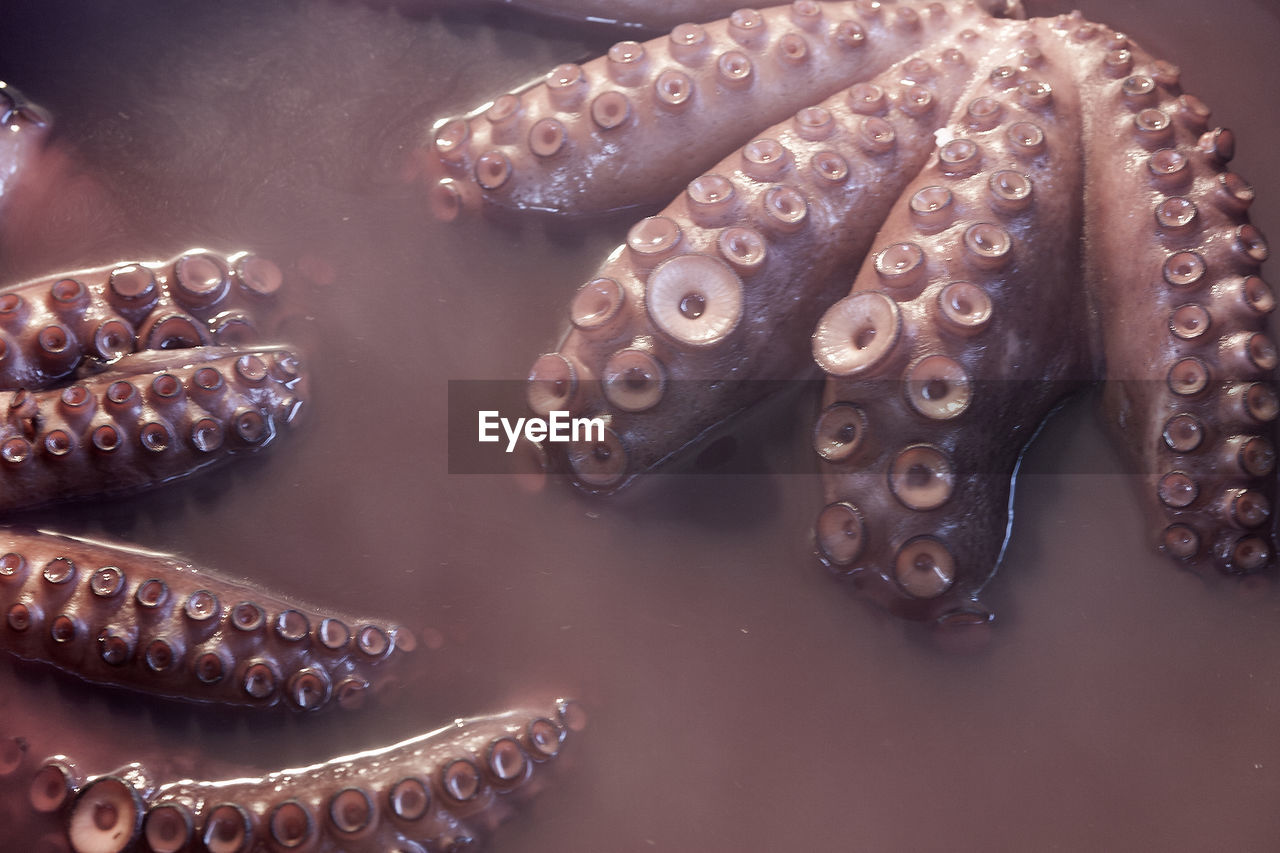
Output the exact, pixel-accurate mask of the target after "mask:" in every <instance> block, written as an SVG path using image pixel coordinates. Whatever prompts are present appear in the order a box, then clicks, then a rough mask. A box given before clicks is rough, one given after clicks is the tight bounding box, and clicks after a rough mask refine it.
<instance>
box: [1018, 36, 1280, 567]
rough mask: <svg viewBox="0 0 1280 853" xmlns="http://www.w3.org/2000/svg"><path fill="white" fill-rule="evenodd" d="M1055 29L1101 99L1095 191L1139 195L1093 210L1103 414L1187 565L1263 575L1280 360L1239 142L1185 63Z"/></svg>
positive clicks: (1169, 542)
mask: <svg viewBox="0 0 1280 853" xmlns="http://www.w3.org/2000/svg"><path fill="white" fill-rule="evenodd" d="M1038 23H1039V24H1040V26H1041V28H1042V29H1048V27H1049V23H1048V22H1038ZM1052 26H1053V27H1054V28H1055V31H1056V32H1058V33H1059V34H1060V37H1061V39H1062V44H1063V46H1064V49H1065V50H1068V51H1070V53H1071V55H1072V56H1073V58H1074V59H1075V61H1076V62H1077V63H1078V66H1079V67H1080V68H1081V69H1082V70H1081V73H1080V86H1081V90H1082V92H1083V93H1084V96H1085V97H1087V98H1088V99H1089V100H1090V102H1091V103H1092V104H1093V105H1094V107H1095V109H1094V110H1093V112H1091V113H1090V116H1089V121H1090V128H1089V129H1090V133H1089V135H1088V138H1087V149H1086V153H1087V157H1088V163H1089V174H1088V186H1087V188H1086V193H1087V194H1088V195H1089V196H1090V197H1093V198H1096V199H1099V201H1101V200H1102V199H1105V198H1108V197H1113V196H1116V195H1121V196H1123V197H1125V198H1127V199H1130V200H1131V201H1130V202H1129V203H1128V204H1126V205H1125V206H1124V207H1116V206H1114V205H1109V204H1103V203H1096V204H1093V205H1090V207H1089V213H1088V218H1087V245H1088V247H1089V253H1088V257H1089V262H1088V263H1089V267H1088V269H1089V276H1090V279H1091V281H1092V283H1093V285H1094V293H1095V298H1096V303H1097V306H1098V311H1099V314H1100V315H1101V323H1102V338H1103V353H1102V358H1103V359H1105V363H1106V376H1107V383H1106V388H1105V393H1104V398H1103V401H1104V415H1105V418H1106V421H1107V423H1108V425H1109V426H1110V427H1111V430H1112V432H1113V434H1114V436H1115V438H1116V441H1117V444H1118V445H1119V446H1120V447H1121V448H1122V450H1123V451H1124V453H1125V455H1126V457H1127V458H1128V460H1129V463H1130V465H1131V467H1132V469H1133V470H1134V471H1135V472H1136V473H1137V474H1138V475H1139V482H1140V483H1141V486H1140V491H1141V494H1142V501H1143V504H1144V506H1145V508H1146V512H1147V516H1148V518H1149V519H1150V523H1151V525H1152V528H1151V531H1150V536H1151V540H1152V542H1153V544H1155V545H1156V547H1158V548H1161V549H1162V550H1163V551H1165V553H1167V554H1169V555H1170V556H1171V557H1173V558H1175V559H1177V560H1179V561H1181V562H1182V563H1183V564H1185V565H1187V566H1189V567H1196V568H1211V569H1216V570H1218V571H1223V572H1229V573H1248V572H1256V571H1259V570H1261V569H1263V568H1265V567H1267V566H1268V565H1271V564H1273V563H1274V559H1275V552H1276V543H1275V539H1274V535H1273V530H1274V524H1275V520H1274V507H1275V501H1276V451H1275V423H1276V419H1277V415H1278V414H1280V404H1278V403H1277V399H1278V397H1277V386H1276V381H1275V375H1276V366H1277V362H1278V360H1280V359H1278V358H1277V350H1276V343H1275V341H1274V339H1272V338H1271V337H1270V336H1269V335H1268V334H1267V321H1268V316H1269V314H1270V313H1271V312H1272V310H1273V309H1274V306H1275V297H1274V295H1273V294H1272V291H1271V289H1270V287H1269V286H1268V285H1267V283H1266V282H1264V281H1263V280H1262V279H1261V278H1259V276H1258V273H1259V266H1260V265H1261V263H1262V262H1263V261H1264V260H1266V257H1267V254H1268V249H1267V244H1266V241H1265V240H1264V239H1263V237H1262V235H1261V234H1260V233H1259V232H1258V230H1257V229H1256V228H1255V227H1254V226H1252V225H1251V224H1249V217H1248V208H1249V204H1250V202H1251V201H1252V200H1253V191H1252V189H1251V188H1250V187H1249V185H1248V184H1247V183H1246V182H1245V181H1244V180H1243V179H1242V178H1241V177H1240V176H1238V175H1236V174H1235V173H1233V172H1231V171H1229V169H1228V163H1229V161H1230V160H1231V157H1232V155H1233V152H1234V138H1233V136H1232V134H1231V132H1230V131H1229V130H1224V129H1222V128H1214V127H1213V126H1212V125H1211V124H1210V122H1209V118H1210V111H1209V108H1208V106H1206V105H1205V104H1204V103H1203V102H1202V101H1200V100H1199V99H1198V98H1196V97H1195V96H1194V95H1189V94H1183V92H1182V89H1181V86H1180V85H1179V80H1178V73H1177V68H1176V67H1175V66H1173V65H1171V64H1170V63H1167V62H1162V61H1157V60H1154V59H1153V58H1152V57H1151V56H1150V55H1148V54H1147V53H1145V52H1144V51H1143V50H1142V49H1141V48H1139V47H1138V46H1136V45H1133V44H1131V43H1129V42H1128V41H1127V40H1126V39H1124V38H1123V37H1121V36H1117V35H1115V34H1112V33H1110V32H1109V31H1108V30H1106V29H1105V28H1102V27H1098V26H1097V25H1094V24H1090V23H1088V22H1086V21H1083V20H1081V19H1080V18H1079V17H1077V16H1070V17H1063V18H1060V19H1057V20H1056V21H1054V22H1053V24H1052ZM1133 208H1136V209H1138V210H1139V211H1140V213H1139V214H1138V215H1133V214H1131V213H1130V212H1129V211H1130V210H1131V209H1133Z"/></svg>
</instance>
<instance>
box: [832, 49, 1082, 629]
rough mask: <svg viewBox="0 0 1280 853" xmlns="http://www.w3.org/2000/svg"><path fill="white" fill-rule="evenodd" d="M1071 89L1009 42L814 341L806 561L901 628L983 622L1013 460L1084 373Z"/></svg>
mask: <svg viewBox="0 0 1280 853" xmlns="http://www.w3.org/2000/svg"><path fill="white" fill-rule="evenodd" d="M1072 82H1073V80H1072V73H1071V68H1070V66H1069V65H1068V64H1066V63H1063V62H1061V61H1055V60H1054V59H1052V58H1051V57H1049V56H1048V55H1046V54H1045V53H1042V52H1041V50H1040V47H1039V46H1038V45H1037V40H1036V39H1035V37H1034V36H1028V35H1027V34H1026V33H1024V34H1023V36H1022V37H1021V44H1020V46H1019V48H1018V49H1017V50H1016V51H1014V52H1013V53H1011V54H1010V55H1009V56H1007V57H1006V58H1004V59H1003V60H1002V61H1000V62H999V63H998V64H996V65H994V66H991V67H988V68H986V69H984V74H983V75H982V76H980V77H979V78H978V79H977V80H976V82H975V83H974V85H973V86H971V87H970V89H969V90H968V91H967V92H966V93H965V95H964V96H963V97H962V98H961V100H960V104H959V106H957V108H956V110H955V112H954V113H953V115H952V118H951V121H950V122H949V124H948V126H947V128H946V129H945V131H944V132H943V133H941V134H940V139H941V140H943V141H942V144H941V146H940V148H939V149H938V153H937V157H936V158H935V159H934V160H933V161H932V162H931V163H930V164H929V166H928V167H927V168H925V169H924V171H923V172H922V173H921V174H920V175H919V176H918V177H917V178H916V179H915V180H914V181H913V182H912V183H911V185H910V186H908V187H907V189H906V190H905V191H904V192H903V193H902V200H901V201H900V202H899V204H898V205H897V206H896V207H895V208H894V210H893V212H892V213H891V214H890V215H889V217H888V219H887V220H886V222H885V227H884V229H883V230H882V231H881V233H880V235H879V236H878V237H877V238H876V248H875V249H874V250H873V251H872V253H871V255H870V256H868V258H867V261H866V262H865V263H864V265H863V268H862V271H861V272H860V273H859V275H858V278H857V280H856V281H855V283H854V286H853V291H852V293H851V295H849V296H848V297H846V298H845V299H843V300H841V301H840V302H838V303H836V304H835V305H834V306H833V307H832V308H831V310H830V311H828V312H827V314H826V315H825V316H824V317H823V319H822V321H821V322H820V323H819V324H818V327H817V331H816V332H815V333H814V338H813V343H814V356H815V358H816V359H817V361H818V364H819V366H821V367H822V368H823V369H824V370H825V371H826V372H827V373H828V374H829V378H828V380H827V387H826V393H825V397H824V404H825V406H826V408H825V409H824V411H823V414H822V416H821V418H820V419H819V422H818V426H817V429H816V431H815V444H816V449H817V452H818V454H819V456H820V457H821V458H822V460H823V474H824V479H825V482H826V499H827V506H826V507H825V508H824V509H823V510H822V512H821V513H820V515H819V517H818V522H817V527H816V533H815V540H816V544H817V547H818V550H819V553H820V555H821V556H822V558H823V560H824V561H825V562H826V563H827V564H828V565H830V566H831V567H832V568H833V569H836V570H837V571H840V572H847V573H849V574H850V575H851V576H852V578H853V581H854V583H855V585H857V586H858V587H859V589H862V590H864V591H866V592H867V593H868V594H869V595H871V596H872V597H873V598H875V599H876V600H877V601H879V602H880V603H882V604H884V605H885V606H887V607H889V608H890V609H892V610H894V611H895V612H898V613H901V614H903V615H905V616H909V617H911V618H916V619H931V620H940V621H942V622H944V623H950V622H953V621H954V622H963V623H972V622H975V621H977V622H983V621H986V620H987V619H989V618H990V614H989V613H988V612H987V611H986V610H985V609H984V608H983V606H982V605H981V604H979V603H978V601H977V593H978V591H979V590H980V589H981V588H982V586H983V584H984V583H985V582H986V581H987V579H988V578H989V577H990V576H991V574H992V573H993V572H994V571H995V569H996V565H997V563H998V561H999V558H1000V554H1001V551H1002V548H1003V544H1004V541H1005V537H1006V535H1007V529H1008V521H1009V494H1010V488H1011V479H1012V475H1013V472H1014V468H1015V466H1016V464H1017V460H1018V457H1019V455H1020V454H1021V452H1022V449H1023V447H1024V446H1025V444H1026V443H1027V441H1029V440H1030V438H1031V436H1032V435H1034V433H1035V430H1036V428H1037V426H1038V424H1039V423H1040V422H1041V421H1042V420H1043V419H1044V418H1045V417H1046V416H1047V414H1048V412H1049V411H1050V409H1051V408H1052V407H1053V405H1054V404H1055V403H1056V402H1058V401H1059V400H1060V399H1061V398H1062V397H1063V396H1064V395H1065V394H1067V393H1069V392H1070V391H1071V390H1073V389H1074V388H1075V387H1076V383H1078V382H1079V381H1080V380H1081V379H1083V378H1085V377H1087V375H1088V346H1087V343H1088V339H1087V336H1084V335H1079V334H1076V335H1073V336H1069V337H1067V338H1066V339H1063V338H1062V336H1060V335H1059V334H1058V332H1059V330H1060V329H1062V328H1064V327H1065V328H1068V329H1082V328H1085V326H1086V323H1085V319H1084V310H1083V308H1084V299H1083V289H1082V288H1081V287H1080V286H1079V282H1080V270H1079V260H1078V252H1077V246H1078V242H1079V235H1080V229H1081V207H1082V204H1081V199H1080V196H1079V193H1078V191H1077V188H1078V187H1079V185H1080V180H1081V170H1082V165H1081V162H1080V154H1079V151H1080V135H1081V126H1080V105H1079V101H1078V97H1077V93H1076V91H1075V89H1074V87H1073V85H1072Z"/></svg>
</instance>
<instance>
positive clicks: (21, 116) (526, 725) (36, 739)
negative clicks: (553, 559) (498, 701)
mask: <svg viewBox="0 0 1280 853" xmlns="http://www.w3.org/2000/svg"><path fill="white" fill-rule="evenodd" d="M0 101H2V104H0V107H2V109H3V117H2V119H3V126H4V129H5V131H7V133H6V135H5V137H4V143H5V146H6V148H5V150H4V151H3V153H2V155H0V157H2V162H3V183H2V184H0V198H4V199H5V200H6V202H9V206H11V207H17V208H18V210H17V213H18V214H19V215H20V214H21V211H22V203H23V199H24V198H25V195H24V191H25V190H26V187H25V186H24V183H23V182H24V179H26V177H27V173H28V172H30V171H32V170H33V169H35V168H37V167H36V166H35V165H34V161H37V160H38V159H39V158H40V154H41V149H42V144H43V142H44V139H43V137H44V134H45V132H46V130H47V127H48V124H49V119H48V116H47V114H46V113H45V112H44V111H43V110H41V109H40V108H39V107H37V106H36V105H34V104H32V103H31V102H29V101H28V100H27V99H26V98H25V97H24V96H23V95H22V94H21V93H20V92H18V91H17V90H16V89H14V88H12V87H9V86H5V87H4V88H3V90H2V91H0ZM15 196H16V201H15V200H14V197H15ZM5 214H6V215H7V216H13V215H15V214H14V211H12V210H6V211H5ZM286 287H287V285H286V281H285V275H284V273H283V271H282V270H281V269H280V267H279V266H278V265H276V264H275V263H274V262H272V261H271V260H269V259H267V258H264V257H260V256H258V255H255V254H252V253H249V252H236V253H231V254H228V255H224V254H219V253H216V252H211V251H209V250H206V249H190V250H188V251H186V252H183V253H182V254H181V255H179V256H177V257H173V258H169V259H167V260H161V261H152V262H118V263H115V264H112V265H110V266H109V267H105V268H97V269H86V270H66V271H61V272H58V273H56V274H54V275H52V276H46V277H43V278H39V279H36V280H33V281H28V282H25V283H22V284H19V285H14V286H10V287H9V288H7V289H5V290H4V291H3V293H2V294H0V303H2V304H0V315H3V320H0V325H3V327H4V329H3V332H0V363H2V364H3V367H0V373H2V374H3V376H2V377H0V387H3V388H4V389H6V390H4V391H3V392H0V396H2V398H3V399H2V401H0V405H2V406H3V410H4V412H5V418H4V422H3V426H0V458H2V459H3V463H0V464H2V465H3V474H0V478H2V480H3V484H4V485H3V490H2V492H3V497H2V498H0V510H3V511H5V512H13V511H15V510H19V509H24V508H30V507H35V506H39V505H41V504H45V503H52V502H60V501H66V500H71V499H77V498H86V497H99V496H108V497H115V496H119V495H123V494H129V493H133V492H138V491H142V490H146V489H151V488H155V487H157V486H159V485H162V484H164V483H168V482H171V481H174V480H178V479H181V478H185V477H188V476H190V475H192V474H194V473H196V472H201V471H203V470H205V469H208V468H212V467H216V466H219V465H221V464H224V463H226V462H228V461H230V460H232V459H234V458H237V457H238V456H244V455H247V454H250V453H254V452H256V451H259V450H262V449H263V448H266V447H268V446H271V445H273V444H274V443H275V442H276V440H277V439H278V438H279V437H280V436H281V435H282V434H285V433H287V432H288V431H290V430H292V429H293V428H294V427H295V425H296V424H297V422H298V420H299V418H300V416H301V415H300V413H301V411H302V410H303V409H304V408H305V407H306V403H307V400H308V381H307V379H308V377H307V371H306V369H305V367H304V363H303V359H302V357H301V356H300V354H299V353H298V352H297V351H296V350H295V349H294V348H292V347H290V346H288V345H262V344H260V343H259V342H260V341H262V340H277V339H279V336H280V335H281V334H282V332H281V331H280V328H281V325H282V324H281V322H280V321H279V320H280V317H279V315H280V314H282V313H284V312H285V311H286V309H285V307H284V301H283V297H282V296H281V291H282V290H283V289H286ZM0 550H3V551H4V554H3V555H0V610H2V611H3V613H4V617H3V618H4V623H3V626H2V627H0V633H2V635H3V639H2V640H0V648H3V650H4V651H5V652H7V653H9V654H10V655H12V656H15V657H17V658H20V659H22V660H25V661H31V662H36V663H40V664H46V665H48V666H51V667H54V668H56V669H58V670H60V671H61V672H63V673H66V674H68V675H72V676H76V677H79V678H81V679H83V680H85V681H87V682H92V683H96V684H102V685H110V686H113V687H117V688H124V689H127V690H130V691H135V692H137V693H139V694H141V695H144V696H153V697H158V698H163V699H172V700H183V701H189V702H195V703H202V704H207V705H210V706H215V707H217V708H218V709H223V710H231V711H235V710H244V709H247V710H250V711H257V712H259V713H262V712H265V711H267V710H269V709H272V708H275V707H277V706H280V707H282V708H285V709H287V710H288V711H290V712H294V713H313V712H318V711H320V710H322V709H324V708H326V707H340V708H344V709H354V708H359V707H360V706H362V705H363V704H364V703H365V701H366V700H367V697H368V695H369V694H371V693H374V692H379V691H382V692H386V691H387V690H388V688H389V687H390V686H391V685H392V684H393V683H394V682H393V681H392V679H391V676H390V673H391V672H393V671H394V670H395V669H397V668H400V667H403V666H406V665H407V663H406V661H405V658H408V657H410V655H411V654H412V653H413V652H414V651H415V650H416V649H417V647H418V639H417V637H416V636H415V634H414V633H413V632H412V631H411V630H409V629H407V628H406V627H404V626H402V625H397V624H391V623H388V622H385V621H381V620H373V619H369V618H366V617H361V616H359V615H353V614H350V613H344V612H340V611H338V610H335V609H333V608H322V607H314V606H308V605H303V604H300V603H299V601H298V600H297V599H295V598H292V597H289V596H284V595H279V594H276V593H274V592H271V591H269V590H265V589H262V588H260V587H256V586H254V585H252V584H248V583H245V582H242V581H240V580H237V579H236V578H234V577H231V576H227V575H223V574H221V573H218V572H215V571H211V570H209V569H206V568H202V567H197V566H194V565H193V564H192V563H191V562H189V561H186V560H183V559H180V558H177V557H175V556H173V555H168V554H162V553H156V552H149V551H143V550H140V549H137V548H133V547H127V546H122V545H118V544H114V543H107V542H103V541H99V540H93V539H86V538H80V537H68V536H62V535H58V534H57V533H54V532H50V531H47V530H36V529H32V528H27V527H22V526H6V527H3V528H0ZM582 722H583V716H582V712H581V709H580V708H579V707H578V706H576V705H575V704H574V703H572V702H570V701H568V700H559V701H557V702H555V703H553V704H549V705H544V706H541V707H539V706H534V705H529V706H526V707H518V708H514V709H511V710H507V711H504V712H502V713H498V714H491V715H482V716H476V717H471V718H459V719H456V720H454V721H453V722H451V723H448V724H446V725H444V726H441V727H439V728H437V729H434V730H432V731H429V732H425V733H422V734H419V735H416V736H414V737H410V738H408V739H405V740H402V741H400V742H397V743H393V744H391V745H387V746H382V747H378V748H374V749H366V750H362V751H360V752H359V753H356V754H351V755H341V756H337V757H327V758H324V759H323V760H320V761H318V762H313V763H310V764H307V765H306V766H301V767H293V768H283V769H276V770H272V771H270V772H266V773H261V774H259V773H256V772H254V771H253V770H252V769H246V768H243V767H235V766H234V765H229V764H228V765H225V766H223V765H219V764H218V762H216V761H212V760H211V761H210V762H208V763H207V764H205V765H204V766H203V767H202V768H201V769H202V772H203V774H205V775H201V776H199V777H194V778H193V777H190V776H186V775H183V773H182V772H180V771H181V770H182V768H181V767H178V766H175V765H174V764H173V763H172V762H171V761H169V760H168V758H167V757H165V756H150V757H147V756H145V755H140V756H138V759H139V760H134V761H131V762H130V763H128V764H126V765H124V766H122V767H118V768H104V767H100V766H95V762H96V756H88V760H79V759H77V758H75V757H72V756H69V755H67V754H64V753H63V752H62V751H57V752H54V751H53V750H55V749H59V745H58V743H57V742H56V741H57V738H56V737H55V738H51V739H48V740H47V741H46V740H45V739H42V738H41V736H40V735H41V733H39V732H24V731H14V730H13V724H12V723H11V722H8V721H6V725H5V726H4V729H3V730H0V791H2V792H3V805H2V806H0V815H2V816H3V817H2V819H0V824H2V825H3V826H4V827H5V843H6V846H8V845H11V844H19V843H26V844H36V845H37V849H41V850H46V851H54V850H71V851H75V853H119V851H125V850H147V851H151V853H162V851H168V853H179V851H183V850H194V849H200V850H206V851H209V853H237V852H238V851H239V852H240V853H247V851H250V850H262V849H279V850H292V849H306V850H317V851H318V850H335V851H336V850H344V851H354V850H378V851H387V850H398V851H404V853H412V851H423V850H428V849H429V850H440V851H446V850H447V851H454V850H461V849H463V848H465V847H472V846H474V845H475V844H477V843H478V842H479V841H480V840H481V839H482V838H484V837H485V835H486V834H487V833H488V831H489V830H491V829H492V827H494V826H495V825H496V824H497V823H499V822H500V821H501V820H502V819H503V818H504V817H505V816H506V815H508V814H509V813H510V811H511V810H512V807H513V805H514V803H515V802H518V801H519V800H521V799H524V798H527V797H528V796H529V795H530V794H531V793H532V792H533V791H534V790H536V789H537V788H538V787H540V786H541V785H542V784H544V781H545V780H544V779H543V778H541V777H542V776H543V775H545V773H544V772H542V771H540V770H539V766H540V765H543V764H545V763H546V762H548V761H550V760H551V759H553V758H555V757H556V756H557V755H558V754H559V753H560V750H561V747H562V745H563V743H564V740H565V737H566V735H567V734H568V733H569V731H570V730H571V729H574V728H581V725H582ZM144 752H145V751H144ZM214 766H220V767H223V769H222V772H223V774H224V775H223V776H222V777H217V776H210V775H207V774H208V773H209V770H210V769H212V767H214ZM535 773H536V774H537V776H535Z"/></svg>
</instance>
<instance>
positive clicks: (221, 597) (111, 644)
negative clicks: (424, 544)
mask: <svg viewBox="0 0 1280 853" xmlns="http://www.w3.org/2000/svg"><path fill="white" fill-rule="evenodd" d="M0 613H3V622H2V623H0V648H2V649H3V650H4V651H7V652H9V653H10V654H13V655H16V656H18V657H20V658H24V659H27V660H39V661H44V662H46V663H49V664H52V665H53V666H55V667H58V668H59V669H62V670H64V671H66V672H69V673H72V674H74V675H76V676H78V677H80V678H83V679H84V680H86V681H92V682H97V683H102V684H113V685H117V686H123V687H127V688H130V689H133V690H138V691H141V692H145V693H150V694H153V695H159V696H165V697H169V698H175V699H181V700H186V701H195V702H216V703H219V704H225V705H237V706H248V707H272V706H276V705H282V706H284V707H287V708H291V709H294V710H300V711H311V710H316V709H319V708H322V707H325V706H330V705H336V706H339V707H344V708H354V707H359V706H361V705H362V704H363V703H364V701H365V699H366V697H367V696H368V695H369V694H370V692H371V691H375V692H376V691H377V690H379V689H382V688H383V687H385V686H386V685H387V684H388V683H390V680H391V679H392V678H393V676H394V673H395V670H396V669H398V666H395V665H390V666H389V665H388V664H392V662H393V661H401V660H403V659H404V658H405V656H406V653H408V652H411V651H413V650H414V649H415V648H416V646H417V639H416V638H415V637H414V636H413V634H412V633H411V632H410V631H408V630H406V629H405V628H403V627H401V626H398V625H394V624H389V623H386V622H382V621H378V620H368V619H361V618H356V617H354V616H351V615H349V614H344V613H339V612H335V611H332V610H325V609H321V608H317V607H314V606H311V605H303V604H300V603H297V602H294V601H291V600H289V599H287V598H285V597H283V596H281V595H278V594H276V593H273V592H268V591H265V590H262V589H260V588H257V587H254V586H250V585H248V584H245V583H243V582H240V581H237V580H234V579H232V578H230V577H227V576H224V575H219V574H217V573H215V572H212V571H208V570H206V569H203V568H199V569H197V568H195V567H193V566H192V565H191V564H189V563H187V562H184V561H182V560H180V559H178V558H175V557H170V556H167V555H161V554H154V553H150V552H146V551H139V550H135V549H130V548H127V547H122V546H116V545H110V544H106V543H102V542H97V541H90V540H83V539H74V538H69V537H64V536H58V535H55V534H52V533H47V532H43V531H41V532H35V531H30V530H25V529H20V528H11V527H5V528H0Z"/></svg>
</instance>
